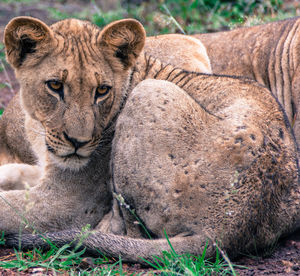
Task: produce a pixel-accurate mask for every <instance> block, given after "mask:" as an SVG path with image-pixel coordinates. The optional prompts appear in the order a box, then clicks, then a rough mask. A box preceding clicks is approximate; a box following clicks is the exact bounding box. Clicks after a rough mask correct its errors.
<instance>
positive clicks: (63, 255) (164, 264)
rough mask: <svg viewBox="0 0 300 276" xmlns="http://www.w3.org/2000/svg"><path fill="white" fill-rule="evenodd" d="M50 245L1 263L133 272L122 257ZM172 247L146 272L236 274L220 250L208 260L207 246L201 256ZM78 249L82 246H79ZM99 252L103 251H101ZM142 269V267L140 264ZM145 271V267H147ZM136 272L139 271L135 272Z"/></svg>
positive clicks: (51, 269)
mask: <svg viewBox="0 0 300 276" xmlns="http://www.w3.org/2000/svg"><path fill="white" fill-rule="evenodd" d="M48 243H49V247H50V249H49V250H48V251H46V252H43V251H41V250H40V249H38V248H35V249H33V250H31V251H26V252H21V251H20V252H19V251H16V250H15V254H14V255H15V256H14V258H13V259H9V260H6V261H3V260H1V258H0V267H2V268H4V269H15V270H17V271H19V272H20V271H24V272H26V271H27V272H28V271H31V270H30V269H37V268H38V269H40V270H41V271H42V272H43V273H48V272H52V273H53V274H55V273H63V272H66V271H67V272H68V273H70V274H76V275H77V274H79V273H80V274H84V275H95V274H97V275H98V274H99V275H133V273H132V274H130V273H129V272H128V271H133V268H130V266H128V265H124V264H123V263H122V259H121V258H120V259H119V260H118V261H115V262H114V263H112V260H110V259H108V258H106V257H105V256H101V257H98V258H91V257H86V256H85V255H84V253H85V249H81V250H80V249H79V246H75V249H72V248H73V247H74V246H72V244H66V245H64V246H63V247H61V248H57V247H56V246H55V245H54V244H52V243H51V242H50V241H48ZM1 244H4V236H3V234H2V238H0V245H1ZM170 248H171V249H170V251H168V252H167V251H165V252H163V256H162V257H153V262H148V264H149V266H150V269H147V270H146V272H147V273H149V275H154V274H157V272H159V274H160V275H178V276H179V275H195V276H196V275H236V274H235V272H234V270H233V268H232V265H231V264H228V263H226V262H225V261H224V259H223V258H222V257H221V256H220V252H219V250H217V253H216V258H215V259H214V260H205V250H204V252H203V254H202V256H198V257H196V256H193V255H190V254H183V255H178V254H177V253H176V252H175V250H174V249H173V247H172V245H171V244H170ZM78 249H79V250H78ZM99 255H101V254H100V253H99ZM139 270H142V269H141V268H140V269H139ZM144 272H145V270H144ZM135 275H136V274H135Z"/></svg>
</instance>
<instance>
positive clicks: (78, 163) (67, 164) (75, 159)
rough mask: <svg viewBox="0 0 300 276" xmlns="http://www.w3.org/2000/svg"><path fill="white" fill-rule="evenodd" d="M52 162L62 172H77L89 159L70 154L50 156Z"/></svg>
mask: <svg viewBox="0 0 300 276" xmlns="http://www.w3.org/2000/svg"><path fill="white" fill-rule="evenodd" d="M50 156H51V159H52V161H54V162H55V164H56V165H57V166H58V167H60V168H61V169H64V170H67V169H68V170H74V171H79V170H80V169H82V168H84V167H85V166H86V165H87V164H88V162H89V160H90V158H89V157H83V156H80V155H78V154H75V153H74V154H70V155H67V156H57V155H54V154H50Z"/></svg>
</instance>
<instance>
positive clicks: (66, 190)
mask: <svg viewBox="0 0 300 276" xmlns="http://www.w3.org/2000/svg"><path fill="white" fill-rule="evenodd" d="M144 44H145V31H144V29H143V27H142V25H141V24H140V23H139V22H137V21H136V20H133V19H127V20H121V21H116V22H113V23H111V24H109V25H108V26H106V27H105V28H104V29H103V30H99V29H98V28H96V27H95V26H93V25H92V24H90V23H88V22H84V21H79V20H75V19H69V20H66V21H62V22H58V23H56V24H54V25H52V26H51V27H48V26H47V25H46V24H44V23H43V22H41V21H39V20H37V19H33V18H29V17H19V18H15V19H13V20H12V21H11V22H10V23H9V24H8V26H7V27H6V30H5V47H6V51H7V59H8V61H9V62H10V64H11V65H12V66H13V67H14V68H15V71H16V75H17V77H18V79H19V81H20V85H21V91H20V102H21V107H22V108H23V109H24V111H25V129H26V132H27V135H28V140H29V141H30V143H31V145H32V147H33V148H34V149H35V152H36V154H37V155H39V153H40V155H41V157H42V158H41V159H42V160H41V161H40V162H41V163H42V164H43V166H44V174H43V176H42V179H41V180H40V181H39V183H38V184H37V185H35V186H34V187H32V188H30V189H28V191H21V190H15V191H7V192H2V193H0V230H4V231H5V233H19V230H20V226H21V227H23V228H24V231H26V232H29V230H30V228H29V227H27V228H25V227H24V224H22V223H23V219H22V218H21V217H19V216H18V215H16V213H15V210H18V211H19V212H20V213H22V214H23V216H24V218H26V222H27V223H28V224H29V225H33V226H34V229H36V230H37V231H40V232H53V233H48V234H46V236H48V237H49V238H51V239H52V240H53V242H55V243H57V244H58V245H60V244H64V243H66V242H70V241H71V240H73V239H76V238H78V234H79V233H80V229H81V228H82V227H83V226H85V225H86V224H90V225H91V227H92V229H95V228H96V227H97V226H99V223H100V225H101V222H100V220H101V218H103V217H104V216H107V214H111V221H110V223H108V224H109V225H108V227H107V229H106V230H107V231H108V232H110V233H107V234H105V233H103V232H102V231H99V230H95V231H94V232H93V233H92V234H91V235H90V236H88V237H87V239H86V240H85V241H84V245H85V246H86V247H87V248H88V249H89V250H94V251H95V252H97V250H100V251H102V252H103V253H106V254H109V255H112V256H116V257H118V256H121V257H122V259H123V260H127V261H134V262H137V261H141V259H140V258H139V257H143V258H146V259H150V258H151V255H153V254H155V255H158V254H160V252H161V250H167V249H168V248H169V244H168V241H167V240H166V239H164V237H165V236H164V231H165V232H166V233H167V234H168V236H169V237H170V242H171V243H172V245H173V247H174V249H175V250H176V251H177V253H178V254H181V253H184V252H189V253H192V254H201V253H202V251H203V248H204V247H205V245H206V244H207V245H208V248H207V251H206V255H207V257H210V256H213V254H214V242H215V241H218V244H219V246H221V247H222V248H223V249H224V250H226V252H227V253H228V254H229V255H230V256H235V255H237V254H238V253H240V252H245V251H248V250H253V249H254V248H260V247H265V246H268V245H270V244H272V243H273V242H274V241H275V240H276V239H277V238H278V237H280V236H281V235H284V234H288V233H290V232H292V231H293V230H295V229H296V228H298V227H299V224H300V219H299V218H300V214H299V213H300V208H299V204H300V200H299V199H300V191H299V171H298V157H297V150H296V143H295V140H294V137H293V135H292V133H291V129H290V126H289V125H288V124H287V122H286V119H285V114H284V112H283V110H282V108H281V107H280V106H279V105H278V103H277V101H276V99H275V98H274V97H273V96H272V95H271V93H269V91H268V90H267V89H265V88H264V87H262V86H260V85H259V84H257V83H255V82H253V81H249V80H244V79H239V78H232V77H228V76H217V75H206V74H201V73H195V72H187V71H185V70H182V69H179V68H175V67H173V66H172V65H170V64H163V63H162V62H161V61H160V60H159V59H156V58H155V57H153V56H149V55H147V54H145V53H144V52H143V48H144ZM36 149H38V150H36ZM112 195H114V196H115V198H114V203H113V206H112V205H111V203H112ZM7 203H9V204H7ZM12 206H13V208H12ZM124 206H125V207H124ZM128 208H132V209H134V210H135V213H136V215H137V216H138V217H139V218H140V220H141V221H142V222H143V224H144V226H145V227H146V228H147V229H148V231H149V232H150V233H152V235H153V237H154V238H156V239H153V240H149V239H145V238H143V235H144V233H143V232H142V230H141V229H140V227H139V226H138V225H136V224H135V223H134V219H135V218H133V217H132V216H131V213H130V212H129V211H128ZM116 234H122V235H127V236H121V235H116ZM138 237H139V238H138ZM7 244H8V245H11V246H16V245H17V244H18V238H17V237H16V236H10V238H8V239H7ZM44 245H45V244H44V241H43V240H42V239H41V238H40V236H39V235H30V234H25V235H23V236H22V246H24V247H30V246H44Z"/></svg>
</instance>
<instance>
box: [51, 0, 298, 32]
mask: <svg viewBox="0 0 300 276" xmlns="http://www.w3.org/2000/svg"><path fill="white" fill-rule="evenodd" d="M283 4H284V1H282V0H268V1H260V0H238V1H221V0H161V1H154V0H150V1H145V2H142V3H141V4H140V5H138V6H136V5H132V4H127V5H124V4H123V5H121V3H120V1H118V2H117V6H116V7H115V8H114V9H113V10H110V11H107V12H103V11H102V10H101V8H100V7H99V6H97V4H96V3H95V1H90V6H91V7H93V10H96V12H93V13H91V12H90V9H88V8H87V9H83V11H82V12H81V13H73V14H66V13H63V12H61V11H59V10H58V9H55V8H49V12H50V15H51V16H52V17H53V18H54V19H56V20H60V19H65V18H68V17H76V18H81V19H83V18H85V19H89V20H91V21H92V22H94V23H95V24H96V25H98V26H100V27H103V26H105V25H106V24H108V23H110V22H112V21H114V20H119V19H122V18H128V17H131V18H136V19H138V20H139V21H140V22H141V23H142V24H143V25H144V27H145V29H146V31H147V34H148V35H154V34H164V33H186V34H193V33H200V32H211V31H217V30H220V29H230V28H234V27H237V26H243V25H253V24H260V23H262V22H269V21H274V20H279V19H284V18H287V17H292V16H295V15H297V11H296V9H295V8H294V7H293V6H287V5H285V6H284V8H285V10H284V11H283V10H282V8H283ZM254 18H255V19H256V20H254Z"/></svg>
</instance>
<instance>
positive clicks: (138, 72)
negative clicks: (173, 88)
mask: <svg viewBox="0 0 300 276" xmlns="http://www.w3.org/2000/svg"><path fill="white" fill-rule="evenodd" d="M199 75H200V74H199V73H196V72H188V71H185V70H183V69H180V68H176V67H174V66H173V65H170V64H164V63H162V62H161V61H160V60H159V59H156V58H154V57H152V56H149V55H147V54H142V55H141V56H140V57H139V58H138V60H137V63H136V66H135V67H134V69H133V76H132V81H131V84H130V86H131V89H130V90H132V89H133V88H134V87H135V86H137V85H138V84H139V83H140V82H141V81H143V80H146V79H157V80H167V81H170V82H172V83H174V84H176V85H178V86H179V87H180V88H183V89H184V86H185V85H186V84H187V82H189V81H190V80H191V79H193V78H194V77H196V76H199Z"/></svg>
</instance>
